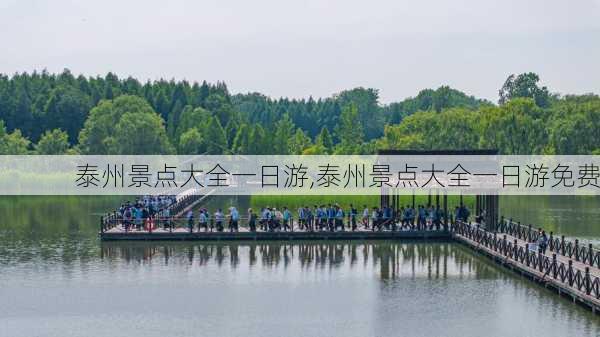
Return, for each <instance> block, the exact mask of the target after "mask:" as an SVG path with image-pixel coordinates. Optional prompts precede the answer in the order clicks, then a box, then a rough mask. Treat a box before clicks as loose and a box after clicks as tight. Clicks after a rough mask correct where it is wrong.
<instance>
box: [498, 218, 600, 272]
mask: <svg viewBox="0 0 600 337" xmlns="http://www.w3.org/2000/svg"><path fill="white" fill-rule="evenodd" d="M496 230H497V231H498V232H500V233H506V234H508V235H511V236H514V237H516V238H518V239H521V240H524V241H527V242H537V241H538V239H539V235H540V234H539V232H538V230H536V228H534V227H532V226H531V225H527V226H525V225H522V224H521V223H520V222H515V221H513V220H512V219H504V218H502V219H501V220H500V223H499V224H498V226H497V227H496ZM548 249H549V250H550V252H553V253H556V254H558V255H561V256H564V257H568V258H570V259H574V260H575V261H578V262H582V263H585V264H588V265H590V266H593V267H594V266H595V267H597V268H600V250H598V249H594V248H593V246H592V244H591V243H590V244H588V245H582V244H580V242H579V240H578V239H575V240H574V241H571V240H565V236H564V235H561V237H560V238H558V237H554V233H553V232H550V234H549V237H548Z"/></svg>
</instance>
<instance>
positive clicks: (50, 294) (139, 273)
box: [0, 197, 600, 337]
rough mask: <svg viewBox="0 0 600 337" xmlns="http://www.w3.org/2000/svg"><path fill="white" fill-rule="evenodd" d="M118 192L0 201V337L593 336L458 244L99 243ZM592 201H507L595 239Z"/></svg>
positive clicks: (578, 319)
mask: <svg viewBox="0 0 600 337" xmlns="http://www.w3.org/2000/svg"><path fill="white" fill-rule="evenodd" d="M119 200H120V199H119V198H114V197H112V198H88V197H84V198H50V199H49V198H40V197H36V198H31V197H30V198H1V199H0V211H1V212H2V213H1V214H6V215H7V216H6V217H5V218H4V219H3V220H0V336H2V337H4V336H7V337H20V336H27V337H30V336H61V337H62V336H261V337H267V336H274V337H275V336H277V337H279V336H397V335H402V336H507V335H513V336H540V335H544V336H598V335H600V319H599V318H598V317H597V316H593V315H592V314H591V313H590V312H588V311H587V310H585V309H583V308H580V307H578V306H576V305H573V304H572V303H570V302H569V301H568V300H566V299H563V298H559V297H558V296H555V295H554V294H553V293H551V292H550V291H548V290H546V289H544V288H541V287H539V286H537V285H534V284H532V283H531V282H529V281H527V280H525V279H522V278H519V277H517V276H515V275H514V274H512V273H510V272H507V271H505V270H503V269H501V268H498V267H497V266H496V265H495V264H493V263H491V262H490V261H489V260H487V259H485V258H482V257H479V256H477V255H474V254H473V253H471V251H469V250H468V249H466V248H464V247H462V246H459V245H456V244H452V243H443V242H442V243H418V242H401V243H400V242H389V241H377V242H352V243H342V242H299V243H296V242H295V243H293V244H287V243H251V244H243V243H241V244H238V243H220V244H208V243H168V242H162V243H100V242H99V241H98V239H97V237H96V232H97V213H99V212H102V211H104V210H106V209H107V208H110V207H111V206H112V205H114V204H116V203H118V202H119ZM592 201H593V202H591V204H590V203H588V201H587V200H584V201H582V200H578V199H573V198H562V200H559V201H557V202H556V205H557V207H563V208H566V209H569V211H567V212H564V213H563V212H559V211H556V212H552V211H548V210H544V211H541V212H540V213H537V214H536V213H535V212H532V211H531V210H530V209H537V208H536V207H529V206H531V205H541V204H544V205H548V203H546V201H543V200H528V201H526V202H525V201H521V202H516V203H515V205H513V206H511V207H512V209H511V210H512V211H513V213H515V214H517V213H519V212H522V213H520V214H522V215H523V216H525V215H526V216H528V217H530V218H529V219H532V221H533V219H552V218H553V217H554V218H555V219H556V222H553V224H552V225H554V226H556V229H560V230H561V231H563V230H564V231H565V232H567V234H568V235H570V236H573V237H575V236H577V237H579V236H580V237H585V238H588V239H590V240H598V238H599V237H600V228H599V227H600V226H598V223H597V222H595V225H594V223H592V224H590V221H589V219H588V221H586V222H585V224H582V221H580V218H576V216H574V215H573V214H577V215H580V214H582V213H585V212H588V211H587V209H592V208H593V209H594V210H593V211H590V212H592V213H586V214H594V213H593V212H598V199H595V200H594V199H592ZM232 202H234V203H235V202H237V203H240V202H242V201H241V200H215V201H213V205H221V204H222V205H224V206H227V205H226V204H228V203H232ZM567 203H570V206H569V205H566V204H567ZM504 204H505V209H504V210H506V207H508V204H507V203H504ZM551 205H553V204H551ZM581 205H583V206H581ZM590 205H591V206H590ZM577 207H581V209H580V211H577ZM573 209H575V210H573ZM561 214H570V215H566V216H564V218H562V219H561V218H560V216H561ZM536 217H537V218H536ZM556 217H558V218H556ZM571 219H573V220H571ZM582 219H583V220H586V219H585V216H584V217H583V218H582ZM595 219H596V218H594V219H593V220H594V221H596V220H595ZM568 221H571V222H568ZM548 223H550V222H548ZM580 224H581V225H580Z"/></svg>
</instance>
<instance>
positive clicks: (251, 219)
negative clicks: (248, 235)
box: [248, 208, 256, 232]
mask: <svg viewBox="0 0 600 337" xmlns="http://www.w3.org/2000/svg"><path fill="white" fill-rule="evenodd" d="M248 227H250V231H251V232H256V213H254V212H253V211H252V208H248Z"/></svg>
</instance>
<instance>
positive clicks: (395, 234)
mask: <svg viewBox="0 0 600 337" xmlns="http://www.w3.org/2000/svg"><path fill="white" fill-rule="evenodd" d="M100 237H101V239H102V240H105V241H117V240H138V241H139V240H142V241H150V240H171V241H193V240H197V241H222V240H232V241H239V240H249V241H254V240H286V241H287V240H393V239H404V240H450V239H451V235H450V232H448V231H444V230H422V231H418V230H404V231H401V230H397V231H388V230H383V231H371V230H364V229H360V230H356V231H350V230H344V231H335V232H331V231H305V230H295V231H293V232H292V231H262V230H257V231H255V232H251V231H249V230H248V229H247V228H243V227H242V228H240V230H239V231H238V232H229V231H223V232H217V231H212V232H210V231H209V232H204V231H199V232H198V231H193V232H191V233H190V231H189V230H186V229H184V228H177V229H175V230H173V231H169V230H164V229H157V230H154V231H152V232H148V231H135V230H133V231H128V232H125V231H123V230H121V229H116V228H115V229H110V230H107V231H104V232H103V233H100Z"/></svg>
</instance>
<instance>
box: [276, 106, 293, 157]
mask: <svg viewBox="0 0 600 337" xmlns="http://www.w3.org/2000/svg"><path fill="white" fill-rule="evenodd" d="M294 129H295V127H294V123H293V122H292V120H291V119H290V117H289V116H288V115H287V114H285V115H283V118H282V119H280V120H279V121H277V123H275V134H274V137H273V141H272V146H273V153H274V154H280V155H285V154H289V153H290V143H291V139H292V136H293V134H294Z"/></svg>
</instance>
